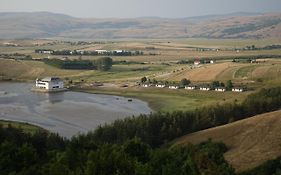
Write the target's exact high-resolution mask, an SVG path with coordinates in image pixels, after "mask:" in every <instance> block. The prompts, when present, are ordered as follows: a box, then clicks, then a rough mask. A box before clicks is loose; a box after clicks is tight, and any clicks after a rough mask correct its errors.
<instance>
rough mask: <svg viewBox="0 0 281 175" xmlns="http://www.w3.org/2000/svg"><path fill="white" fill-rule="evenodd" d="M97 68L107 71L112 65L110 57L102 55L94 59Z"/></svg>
mask: <svg viewBox="0 0 281 175" xmlns="http://www.w3.org/2000/svg"><path fill="white" fill-rule="evenodd" d="M95 64H96V66H97V69H98V70H101V71H107V70H109V69H111V67H112V59H111V58H110V57H102V58H99V59H97V60H96V61H95Z"/></svg>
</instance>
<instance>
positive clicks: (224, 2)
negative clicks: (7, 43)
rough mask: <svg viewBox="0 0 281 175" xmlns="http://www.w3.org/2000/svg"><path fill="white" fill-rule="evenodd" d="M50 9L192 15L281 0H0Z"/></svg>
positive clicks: (268, 6) (279, 6)
mask: <svg viewBox="0 0 281 175" xmlns="http://www.w3.org/2000/svg"><path fill="white" fill-rule="evenodd" d="M14 11H20V12H26V11H27V12H31V11H32V12H33V11H49V12H56V13H64V14H68V15H71V16H75V17H98V18H100V17H103V18H104V17H116V18H119V17H122V18H124V17H125V18H132V17H143V16H158V17H169V18H176V17H190V16H200V15H207V14H222V13H231V12H241V11H243V12H281V0H99V1H97V0H0V12H14Z"/></svg>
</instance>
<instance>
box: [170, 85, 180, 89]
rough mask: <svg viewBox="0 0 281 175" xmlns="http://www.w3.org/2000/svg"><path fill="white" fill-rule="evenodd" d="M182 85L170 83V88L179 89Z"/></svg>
mask: <svg viewBox="0 0 281 175" xmlns="http://www.w3.org/2000/svg"><path fill="white" fill-rule="evenodd" d="M179 88H180V87H179V86H178V85H170V86H169V89H179Z"/></svg>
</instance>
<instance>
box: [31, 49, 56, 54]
mask: <svg viewBox="0 0 281 175" xmlns="http://www.w3.org/2000/svg"><path fill="white" fill-rule="evenodd" d="M35 53H41V54H52V53H54V51H53V50H50V49H37V50H35Z"/></svg>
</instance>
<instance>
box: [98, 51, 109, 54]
mask: <svg viewBox="0 0 281 175" xmlns="http://www.w3.org/2000/svg"><path fill="white" fill-rule="evenodd" d="M95 52H98V54H103V53H107V52H108V51H107V50H95Z"/></svg>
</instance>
